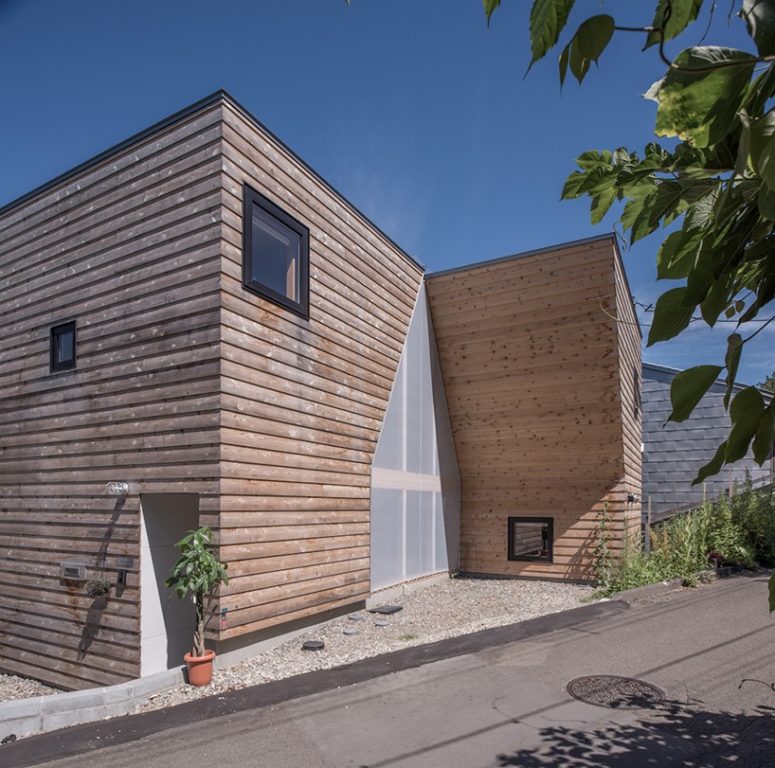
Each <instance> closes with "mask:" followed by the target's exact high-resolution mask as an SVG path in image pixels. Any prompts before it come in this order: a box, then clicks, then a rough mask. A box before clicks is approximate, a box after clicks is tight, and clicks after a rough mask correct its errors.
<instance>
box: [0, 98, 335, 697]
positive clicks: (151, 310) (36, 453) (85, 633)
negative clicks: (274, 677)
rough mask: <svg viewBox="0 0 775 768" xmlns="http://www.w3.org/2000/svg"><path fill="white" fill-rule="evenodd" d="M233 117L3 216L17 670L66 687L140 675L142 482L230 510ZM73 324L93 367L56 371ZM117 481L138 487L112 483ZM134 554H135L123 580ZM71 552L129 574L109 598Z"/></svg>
mask: <svg viewBox="0 0 775 768" xmlns="http://www.w3.org/2000/svg"><path fill="white" fill-rule="evenodd" d="M220 115H221V110H220V107H217V106H213V107H211V108H208V109H205V110H203V111H201V112H199V113H196V114H194V115H191V116H190V117H188V118H187V119H184V120H182V121H180V122H178V123H176V124H174V125H170V126H167V127H166V128H164V129H162V130H160V131H159V132H157V133H155V134H153V135H151V136H148V137H146V138H145V139H143V140H142V141H140V142H139V143H137V144H135V145H132V146H131V147H128V148H125V149H123V150H121V151H119V152H118V153H117V154H115V155H112V156H110V157H109V158H106V159H104V160H103V161H102V162H99V163H97V164H96V165H93V166H91V167H89V168H86V169H85V170H83V171H82V172H80V173H78V174H77V175H75V176H74V177H72V178H69V179H65V180H64V181H63V182H62V183H61V184H59V185H57V186H55V187H53V188H51V189H47V190H44V191H43V192H41V193H40V194H39V195H36V196H33V197H32V198H30V199H29V200H27V201H25V202H23V203H22V204H20V205H19V206H18V207H16V208H12V209H10V210H8V211H7V212H6V213H4V214H2V215H0V296H1V297H2V301H0V320H2V323H0V350H2V356H1V357H0V669H2V670H4V671H8V672H13V673H18V674H24V675H29V676H32V677H36V678H38V679H41V680H44V681H46V682H48V683H51V684H53V685H57V686H61V687H63V688H84V687H89V686H93V685H109V684H113V683H118V682H121V681H124V680H128V679H131V678H134V677H137V676H138V675H139V672H140V669H139V648H140V588H139V557H140V551H139V540H140V525H139V523H140V518H139V515H140V510H139V505H140V496H139V494H140V493H145V492H155V493H170V492H187V493H198V494H199V495H200V509H201V512H202V519H203V520H206V521H210V522H213V523H217V513H218V511H219V506H218V490H219V472H220V450H221V449H220V429H221V420H220V415H219V413H220V411H219V409H220V398H221V388H220V385H219V375H220V364H221V363H220V361H221V325H220V318H221V301H220V285H221V276H220V275H221V268H220V259H221V252H222V246H221V243H222V237H221V203H222V183H221V175H222V160H221V134H222V130H221V121H220ZM69 320H75V322H76V328H77V346H76V367H75V369H74V370H71V371H65V372H61V373H50V371H49V333H50V327H51V326H52V325H53V324H56V323H59V322H63V321H69ZM332 458H333V457H332ZM341 469H342V467H338V466H337V468H336V471H340V470H341ZM332 471H333V467H332ZM111 480H126V481H129V482H130V483H131V493H130V495H129V496H128V497H126V499H115V498H111V497H108V496H106V495H105V492H104V486H105V483H106V482H108V481H111ZM121 556H131V557H134V558H135V567H134V568H133V569H131V570H130V571H129V576H128V581H127V585H126V587H125V588H123V589H117V587H116V584H115V582H116V576H117V569H118V566H119V562H118V560H117V558H119V557H121ZM66 560H76V561H79V562H83V563H84V564H85V565H86V574H87V578H106V579H108V580H109V581H111V582H112V584H113V586H112V588H111V592H110V595H109V597H108V598H107V600H103V599H100V598H97V599H94V598H90V597H88V596H87V595H86V593H85V590H84V584H83V583H81V582H67V581H63V580H62V579H61V578H60V564H61V563H62V562H63V561H66Z"/></svg>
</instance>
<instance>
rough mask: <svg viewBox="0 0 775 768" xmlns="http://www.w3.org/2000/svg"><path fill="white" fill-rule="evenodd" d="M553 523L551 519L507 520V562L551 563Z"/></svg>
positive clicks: (518, 518) (519, 518)
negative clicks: (538, 561) (533, 561)
mask: <svg viewBox="0 0 775 768" xmlns="http://www.w3.org/2000/svg"><path fill="white" fill-rule="evenodd" d="M553 540H554V521H553V520H552V518H551V517H510V518H509V560H542V561H545V562H547V563H551V562H552V556H553V552H552V549H553Z"/></svg>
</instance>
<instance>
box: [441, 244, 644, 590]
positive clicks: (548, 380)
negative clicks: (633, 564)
mask: <svg viewBox="0 0 775 768" xmlns="http://www.w3.org/2000/svg"><path fill="white" fill-rule="evenodd" d="M614 247H615V246H614V243H613V240H612V238H601V239H597V240H593V241H586V242H581V243H575V244H569V245H566V246H559V247H557V248H554V249H548V250H546V251H542V252H538V253H534V254H528V255H526V256H524V257H514V258H510V259H503V260H500V261H496V262H490V263H486V264H483V265H480V266H473V267H470V268H466V269H462V270H456V271H452V272H447V273H442V274H439V275H430V276H429V277H428V278H427V284H428V295H429V300H430V308H431V316H432V320H433V326H434V331H435V336H436V343H437V346H438V350H439V361H440V365H441V372H442V377H443V380H444V386H445V393H446V398H447V406H448V409H449V414H450V422H451V425H452V433H453V437H454V441H455V450H456V454H457V460H458V465H459V470H460V483H461V568H462V570H464V571H468V572H471V573H487V574H498V575H514V576H517V575H520V576H535V577H544V578H564V579H573V580H588V579H590V578H591V572H590V565H591V553H592V548H593V547H594V537H595V531H596V527H597V519H598V515H599V513H600V512H601V511H602V510H603V507H604V504H605V505H607V507H608V510H609V514H610V515H611V517H612V523H611V530H612V531H614V532H617V543H616V544H614V545H613V546H614V549H616V548H617V547H619V546H620V545H621V541H622V540H623V534H624V530H625V515H626V513H627V512H628V510H629V507H628V505H627V502H626V494H627V491H628V490H630V486H629V482H628V480H629V478H625V460H624V441H625V438H624V435H623V432H624V426H623V410H622V390H621V384H620V378H621V366H622V362H621V351H620V347H619V345H620V339H619V335H618V331H617V324H616V322H615V320H614V319H612V318H615V317H616V312H617V311H618V308H619V304H620V302H621V301H622V296H620V295H618V294H617V275H616V269H617V263H616V255H615V252H614ZM628 439H630V440H631V439H634V438H633V437H632V436H630V437H629V438H628ZM638 440H639V438H638ZM509 517H551V518H553V520H554V542H553V544H554V558H553V562H552V563H548V562H537V561H536V562H525V561H509V560H508V559H507V545H508V518H509Z"/></svg>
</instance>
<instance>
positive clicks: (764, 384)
mask: <svg viewBox="0 0 775 768" xmlns="http://www.w3.org/2000/svg"><path fill="white" fill-rule="evenodd" d="M759 389H766V390H767V391H768V392H775V371H773V372H772V373H771V374H770V375H769V376H768V377H767V378H766V379H765V380H764V381H761V382H759Z"/></svg>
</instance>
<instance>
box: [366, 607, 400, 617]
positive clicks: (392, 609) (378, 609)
mask: <svg viewBox="0 0 775 768" xmlns="http://www.w3.org/2000/svg"><path fill="white" fill-rule="evenodd" d="M402 610H403V608H402V606H400V605H378V606H377V607H376V608H369V613H381V614H382V615H383V616H390V615H391V614H392V613H398V612H399V611H402Z"/></svg>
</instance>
